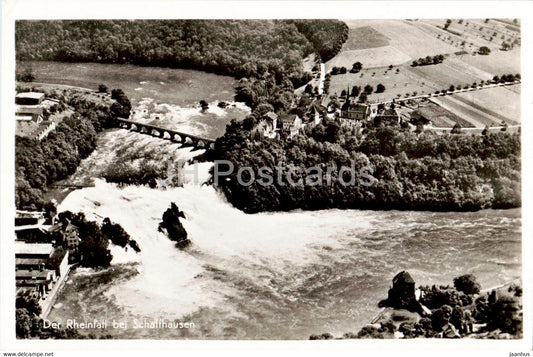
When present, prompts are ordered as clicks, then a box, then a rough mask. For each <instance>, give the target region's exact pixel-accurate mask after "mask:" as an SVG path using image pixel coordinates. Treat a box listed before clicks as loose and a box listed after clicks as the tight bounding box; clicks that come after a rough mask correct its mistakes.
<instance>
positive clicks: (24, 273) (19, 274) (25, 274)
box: [15, 269, 54, 280]
mask: <svg viewBox="0 0 533 357" xmlns="http://www.w3.org/2000/svg"><path fill="white" fill-rule="evenodd" d="M53 272H54V271H53V270H47V269H45V270H42V271H41V270H35V269H34V270H29V269H17V271H16V272H15V277H16V278H17V279H32V278H35V279H39V280H49V278H50V274H53Z"/></svg>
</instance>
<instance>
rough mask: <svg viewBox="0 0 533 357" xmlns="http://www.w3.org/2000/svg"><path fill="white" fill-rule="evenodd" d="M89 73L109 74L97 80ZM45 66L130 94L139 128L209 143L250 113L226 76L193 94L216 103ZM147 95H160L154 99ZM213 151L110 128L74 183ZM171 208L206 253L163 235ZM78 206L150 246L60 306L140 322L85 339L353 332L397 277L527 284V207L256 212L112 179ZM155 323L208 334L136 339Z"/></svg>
mask: <svg viewBox="0 0 533 357" xmlns="http://www.w3.org/2000/svg"><path fill="white" fill-rule="evenodd" d="M39 66H41V67H39ZM50 66H57V67H50ZM83 66H86V67H88V68H89V70H91V71H90V73H95V76H96V77H94V78H92V79H88V77H90V76H88V75H87V73H86V72H84V71H85V70H86V69H84V67H83ZM93 66H96V67H93ZM102 66H103V67H102ZM33 67H34V71H35V72H36V75H37V79H38V80H39V76H44V75H43V73H45V74H46V73H48V74H47V76H53V75H54V74H53V71H52V69H53V70H57V71H63V72H61V73H63V74H62V75H63V77H64V78H66V80H65V81H63V82H62V83H65V84H71V85H84V83H85V82H86V81H89V82H91V81H92V82H94V83H92V82H91V83H85V85H86V86H89V85H91V86H95V85H96V84H97V83H100V82H102V83H107V84H108V85H109V86H110V87H120V88H123V89H124V90H125V91H126V93H127V94H128V95H129V96H130V97H131V98H132V102H133V107H134V110H135V113H134V114H133V116H134V117H135V118H136V120H146V121H157V120H159V121H161V122H163V123H164V125H169V126H172V125H177V126H179V127H180V128H182V127H187V128H188V129H190V131H192V132H194V133H199V134H203V135H210V134H211V135H220V132H221V130H222V129H221V128H222V125H221V123H225V122H227V121H229V119H231V118H232V117H236V118H237V119H238V118H239V116H241V117H242V116H243V115H245V113H247V109H246V108H245V107H242V106H239V104H236V106H235V107H233V109H234V112H231V111H228V109H221V108H218V107H216V105H213V104H214V103H216V102H217V101H219V100H230V99H231V95H232V94H231V92H228V93H229V94H228V96H227V97H225V95H226V93H224V92H223V91H221V90H220V87H218V84H217V83H218V82H217V81H218V80H220V81H222V79H220V78H218V79H216V80H215V79H213V81H212V83H211V82H209V83H207V81H206V78H207V77H205V78H204V77H203V75H204V74H201V72H197V73H196V74H197V75H198V76H199V77H195V78H192V79H191V81H192V82H190V83H188V85H190V87H191V88H199V85H198V83H204V84H205V85H206V86H208V88H210V90H211V92H212V93H214V92H215V91H216V90H218V93H217V95H214V96H213V97H209V96H207V93H205V95H204V94H203V95H202V96H198V95H196V96H194V97H191V96H189V94H186V93H188V92H187V91H186V90H178V89H176V91H173V92H170V93H172V95H169V94H168V93H169V92H167V91H165V88H166V87H164V86H165V85H167V84H168V83H170V80H171V77H170V75H169V73H171V72H172V71H178V72H176V73H181V72H179V71H180V70H168V69H153V68H139V67H132V66H111V65H95V64H70V65H66V64H61V65H57V64H50V63H41V64H34V66H33ZM130 67H132V68H130ZM47 71H48V72H47ZM80 71H81V72H80ZM93 71H94V72H93ZM116 71H118V72H116ZM84 73H85V74H84ZM117 73H118V74H117ZM172 73H173V72H172ZM183 73H185V74H183V75H186V73H189V72H186V71H185V72H183ZM176 76H177V74H176ZM209 76H213V75H209ZM163 77H164V78H163ZM215 77H217V76H215ZM47 78H48V79H50V78H49V77H47ZM198 78H199V79H198ZM209 78H211V77H209ZM213 78H214V77H213ZM197 79H198V81H197ZM50 80H53V79H50ZM224 80H226V79H224ZM113 81H115V82H113ZM161 82H162V83H163V84H162V83H161ZM224 83H226V84H225V85H227V84H228V82H224ZM93 84H94V85H93ZM175 84H176V87H178V88H181V87H180V85H183V81H181V80H179V79H177V80H176V82H175ZM230 84H231V83H230ZM170 87H171V88H174V87H175V86H174V85H172V86H170ZM138 88H141V89H138ZM226 88H229V87H226ZM227 90H228V91H230V89H227ZM146 91H148V92H151V95H150V96H148V95H147V96H145V95H144V93H145V92H146ZM141 93H142V94H141ZM198 98H204V99H206V100H208V101H209V102H210V103H211V105H210V109H209V110H208V112H209V113H210V114H208V113H202V112H201V111H200V110H199V108H198V107H197V106H195V102H196V101H197V100H198ZM230 109H231V108H230ZM206 115H207V116H206ZM156 116H157V117H159V118H156ZM224 125H225V124H224ZM201 152H202V151H201V150H199V151H191V148H181V147H180V146H179V144H175V143H171V142H169V141H165V140H160V139H157V138H153V137H150V136H147V135H142V134H139V133H134V132H128V131H126V130H124V129H116V130H110V131H106V132H105V133H103V134H101V136H100V137H99V143H98V149H97V150H96V151H95V152H94V153H93V154H92V155H91V156H90V157H89V158H87V159H86V160H84V161H83V162H82V164H81V165H80V167H79V168H78V170H77V172H76V173H75V174H74V175H73V176H72V177H71V178H69V180H68V181H69V182H71V183H86V182H87V180H88V179H90V178H98V177H101V175H102V173H103V172H105V170H106V169H107V168H108V167H109V166H110V165H113V164H114V163H116V162H120V161H121V160H128V161H132V160H133V161H134V160H138V159H141V158H145V157H149V158H150V159H151V160H155V161H161V160H167V159H168V158H171V159H173V160H176V159H190V158H192V157H194V156H195V155H197V154H200V153H201ZM208 169H209V164H202V165H201V167H200V170H199V172H200V176H201V179H202V180H205V179H206V178H207V171H208ZM171 202H175V203H176V204H177V205H178V206H179V207H180V209H181V210H183V211H184V212H185V215H186V219H184V220H182V221H183V225H184V227H185V228H186V230H187V232H188V233H189V238H190V239H191V241H192V242H193V243H192V245H191V246H190V247H189V248H187V249H185V250H179V249H177V248H176V247H175V246H174V243H173V242H171V241H170V240H169V239H168V238H167V237H166V236H165V235H163V234H162V233H159V232H158V231H157V227H158V224H159V222H160V220H161V217H162V214H163V212H164V211H165V210H166V209H167V208H168V207H169V206H170V203H171ZM67 209H68V210H72V211H83V212H84V213H85V214H86V216H87V217H88V218H89V219H95V220H98V221H100V220H102V219H103V218H104V217H110V218H111V220H112V221H115V222H117V223H120V224H121V225H122V226H123V227H124V228H125V229H126V231H127V232H128V233H129V234H130V235H131V237H132V238H133V239H135V240H136V241H137V242H138V244H139V246H140V248H141V249H142V252H141V253H140V254H136V253H134V252H133V251H132V250H131V249H130V250H129V251H124V250H123V249H122V248H120V247H116V246H113V245H112V246H111V249H112V253H113V256H114V259H113V262H112V267H111V268H109V269H104V270H97V271H95V270H92V269H81V268H80V269H77V270H76V271H75V272H74V273H73V275H72V277H71V278H70V279H69V281H68V283H67V285H66V288H65V289H64V290H63V292H62V294H61V295H60V296H59V298H58V301H57V303H56V304H55V305H54V308H53V310H52V312H51V314H50V315H49V319H51V320H55V321H59V322H65V321H66V320H67V319H76V320H77V321H78V322H83V321H92V320H93V319H98V320H103V319H106V320H107V321H108V323H109V324H110V323H111V321H112V320H115V321H117V322H123V323H127V324H128V327H127V328H126V329H122V328H113V327H112V326H110V327H109V328H108V329H106V330H105V331H102V330H97V329H94V330H82V331H81V332H83V333H88V332H92V333H94V334H96V335H106V334H110V335H113V336H114V337H117V338H150V339H154V338H155V339H157V338H198V339H205V338H211V339H307V338H308V337H309V335H311V334H317V333H323V332H331V333H333V334H334V335H341V334H343V333H345V332H348V331H357V330H358V329H359V328H360V327H362V326H363V325H364V324H366V323H368V321H369V320H370V319H371V318H372V316H374V315H375V314H376V313H377V312H378V311H379V308H378V307H377V303H378V301H379V300H381V299H383V298H385V297H386V294H387V290H388V287H389V285H390V282H391V279H392V277H393V276H394V275H395V274H396V273H397V272H399V271H401V270H404V269H405V270H408V271H409V272H410V273H411V275H412V276H413V278H414V279H415V280H416V282H417V283H418V284H450V283H451V282H452V279H453V278H454V277H456V276H459V275H462V274H467V273H472V274H475V275H476V276H477V277H478V280H479V282H480V283H481V285H482V286H483V287H484V288H488V287H492V286H496V285H499V284H502V283H505V282H508V281H510V280H514V279H517V278H520V277H521V212H520V210H519V209H513V210H484V211H479V212H466V213H465V212H460V213H457V212H448V213H434V212H412V211H405V212H402V211H359V210H335V209H333V210H324V211H313V212H304V211H293V212H283V213H281V212H280V213H260V214H254V215H249V214H245V213H243V212H241V211H239V210H237V209H235V208H233V207H232V206H231V205H230V204H228V203H227V202H226V201H225V200H224V198H223V197H221V196H220V195H219V193H217V192H216V191H215V189H214V188H213V187H212V186H207V185H194V184H193V183H186V184H185V186H184V187H181V188H173V189H168V190H163V189H150V188H148V187H138V186H127V187H123V188H120V187H117V186H116V185H113V184H108V183H105V182H104V181H102V180H98V179H97V180H96V185H95V187H92V188H85V189H82V190H77V191H74V192H72V193H70V194H69V195H68V196H67V197H66V199H65V200H64V201H63V202H62V203H61V205H60V207H59V210H67ZM143 319H148V320H149V321H153V320H154V319H166V320H167V321H174V320H179V321H182V322H185V321H189V322H193V323H194V324H195V328H193V329H168V328H160V329H151V328H135V326H134V321H135V320H137V321H139V320H143Z"/></svg>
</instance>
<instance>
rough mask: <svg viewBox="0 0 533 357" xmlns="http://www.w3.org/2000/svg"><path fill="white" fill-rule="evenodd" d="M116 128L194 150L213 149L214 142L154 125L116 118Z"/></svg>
mask: <svg viewBox="0 0 533 357" xmlns="http://www.w3.org/2000/svg"><path fill="white" fill-rule="evenodd" d="M116 121H117V126H118V127H120V128H124V129H128V130H132V131H136V132H139V133H141V134H147V135H151V136H155V137H158V138H161V139H165V140H170V141H172V142H176V143H182V144H183V145H186V146H193V147H194V148H195V149H214V148H215V140H214V139H208V138H203V137H200V136H196V135H191V134H186V133H183V132H181V131H177V130H173V129H167V128H163V127H160V126H156V125H151V124H144V123H139V122H136V121H133V120H129V119H124V118H117V119H116Z"/></svg>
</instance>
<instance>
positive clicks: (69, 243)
mask: <svg viewBox="0 0 533 357" xmlns="http://www.w3.org/2000/svg"><path fill="white" fill-rule="evenodd" d="M45 221H46V220H45V218H44V214H43V213H42V212H31V211H17V212H16V217H15V277H16V293H17V298H19V297H28V298H35V299H37V300H38V301H39V305H41V307H42V310H43V315H44V314H46V313H47V312H48V309H49V308H50V306H51V302H52V300H53V299H54V298H55V295H56V294H57V291H58V290H59V286H60V285H61V284H62V283H63V281H64V280H65V278H66V276H67V275H68V272H69V269H70V266H69V257H71V256H72V254H73V253H75V252H77V249H78V245H79V243H80V238H79V236H78V231H77V228H76V227H75V226H74V225H72V224H71V223H70V222H68V221H67V222H60V223H56V224H53V225H47V224H45Z"/></svg>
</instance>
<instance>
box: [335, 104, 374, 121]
mask: <svg viewBox="0 0 533 357" xmlns="http://www.w3.org/2000/svg"><path fill="white" fill-rule="evenodd" d="M371 114H372V110H371V109H370V106H369V105H366V104H359V103H355V102H353V101H350V100H347V101H346V102H345V103H344V105H343V106H342V108H341V118H343V119H350V120H366V119H368V118H369V117H370V115H371Z"/></svg>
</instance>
